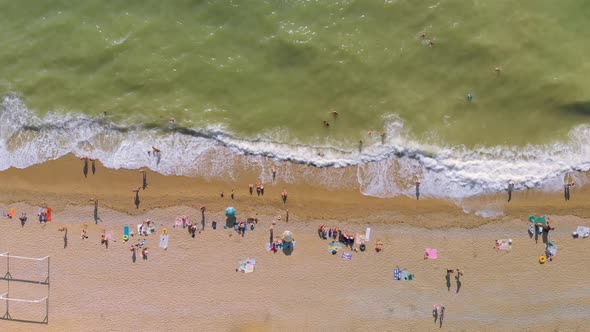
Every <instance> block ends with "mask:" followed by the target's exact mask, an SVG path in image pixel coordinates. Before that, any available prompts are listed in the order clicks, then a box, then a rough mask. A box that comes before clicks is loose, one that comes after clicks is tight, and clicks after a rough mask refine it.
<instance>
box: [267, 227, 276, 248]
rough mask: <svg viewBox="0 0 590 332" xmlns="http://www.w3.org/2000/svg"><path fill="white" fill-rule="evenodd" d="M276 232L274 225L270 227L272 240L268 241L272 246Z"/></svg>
mask: <svg viewBox="0 0 590 332" xmlns="http://www.w3.org/2000/svg"><path fill="white" fill-rule="evenodd" d="M274 230H275V227H274V226H273V225H270V228H269V229H268V231H269V232H270V240H269V241H268V242H269V243H270V244H272V241H273V240H274V238H275V237H274Z"/></svg>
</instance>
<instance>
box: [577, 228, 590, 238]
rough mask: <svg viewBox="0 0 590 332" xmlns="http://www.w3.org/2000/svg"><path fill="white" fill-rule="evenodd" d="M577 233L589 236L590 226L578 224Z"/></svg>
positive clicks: (581, 235) (580, 235)
mask: <svg viewBox="0 0 590 332" xmlns="http://www.w3.org/2000/svg"><path fill="white" fill-rule="evenodd" d="M576 233H577V234H578V236H579V237H588V236H589V235H590V227H587V226H578V228H576Z"/></svg>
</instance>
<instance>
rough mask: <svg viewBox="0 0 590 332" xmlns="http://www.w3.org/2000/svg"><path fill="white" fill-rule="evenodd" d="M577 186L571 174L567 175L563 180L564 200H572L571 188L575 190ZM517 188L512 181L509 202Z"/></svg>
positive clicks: (508, 189) (510, 182)
mask: <svg viewBox="0 0 590 332" xmlns="http://www.w3.org/2000/svg"><path fill="white" fill-rule="evenodd" d="M575 185H576V184H575V183H574V180H573V179H572V177H571V174H570V173H568V174H566V175H565V178H564V180H563V198H564V199H565V200H566V201H569V200H570V190H571V188H573V187H574V186H575ZM514 188H515V183H514V181H512V180H509V181H508V188H507V192H508V202H510V201H512V192H513V191H514Z"/></svg>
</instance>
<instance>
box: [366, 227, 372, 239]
mask: <svg viewBox="0 0 590 332" xmlns="http://www.w3.org/2000/svg"><path fill="white" fill-rule="evenodd" d="M370 240H371V228H369V227H367V231H366V232H365V241H367V242H369V241H370Z"/></svg>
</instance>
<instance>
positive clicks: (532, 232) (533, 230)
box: [529, 222, 535, 236]
mask: <svg viewBox="0 0 590 332" xmlns="http://www.w3.org/2000/svg"><path fill="white" fill-rule="evenodd" d="M529 234H530V235H531V236H533V235H535V224H533V223H532V222H530V223H529Z"/></svg>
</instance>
